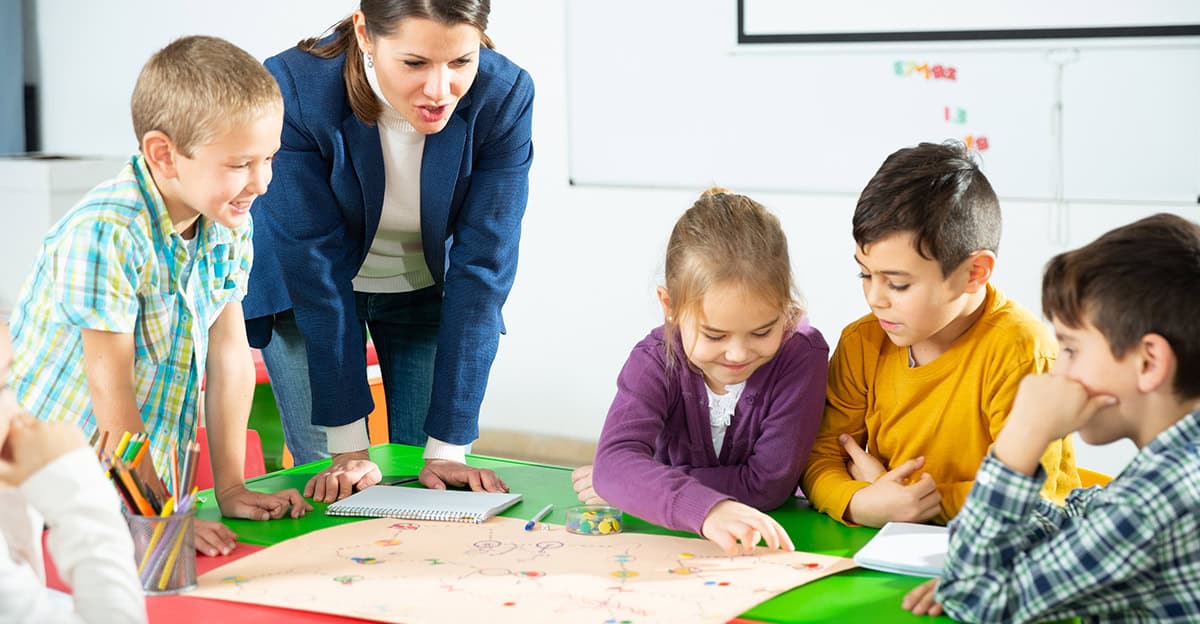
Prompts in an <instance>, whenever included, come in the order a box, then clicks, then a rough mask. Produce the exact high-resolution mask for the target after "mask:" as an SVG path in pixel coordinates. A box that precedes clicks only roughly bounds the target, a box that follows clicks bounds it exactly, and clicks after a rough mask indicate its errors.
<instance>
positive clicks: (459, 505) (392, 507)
mask: <svg viewBox="0 0 1200 624" xmlns="http://www.w3.org/2000/svg"><path fill="white" fill-rule="evenodd" d="M520 501H521V495H520V494H513V493H502V492H467V491H462V490H427V489H425V488H413V487H398V486H390V485H374V486H371V487H369V488H367V489H365V490H363V491H361V492H358V493H355V494H351V495H350V496H347V497H346V498H343V499H342V500H340V501H338V502H336V503H333V504H331V505H330V506H329V507H328V508H327V509H326V510H325V513H326V514H328V515H331V516H369V517H372V518H403V519H405V520H449V521H452V522H475V523H479V522H483V521H484V520H487V519H488V518H491V517H492V516H494V515H496V514H498V513H500V512H502V511H504V510H505V509H508V508H509V507H512V506H513V505H515V504H517V503H518V502H520Z"/></svg>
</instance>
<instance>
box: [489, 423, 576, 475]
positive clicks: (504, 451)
mask: <svg viewBox="0 0 1200 624" xmlns="http://www.w3.org/2000/svg"><path fill="white" fill-rule="evenodd" d="M471 452H472V453H475V454H478V455H492V456H495V457H506V458H510V459H520V460H524V461H534V462H539V463H543V464H554V465H557V466H571V467H575V466H582V465H584V464H590V463H592V458H593V457H595V456H596V443H595V442H593V441H588V440H579V439H576V438H567V437H563V436H553V435H543V434H536V433H525V432H522V431H506V430H500V429H481V430H480V431H479V439H478V440H476V441H475V444H473V445H472V446H471Z"/></svg>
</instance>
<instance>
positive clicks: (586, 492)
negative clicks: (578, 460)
mask: <svg viewBox="0 0 1200 624" xmlns="http://www.w3.org/2000/svg"><path fill="white" fill-rule="evenodd" d="M571 487H574V488H575V495H576V496H578V497H579V502H581V503H583V504H584V505H607V504H608V501H606V500H604V499H603V498H600V495H599V494H597V493H596V490H595V488H593V487H592V467H591V465H588V466H580V467H578V468H576V469H575V470H573V471H571Z"/></svg>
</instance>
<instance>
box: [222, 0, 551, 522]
mask: <svg viewBox="0 0 1200 624" xmlns="http://www.w3.org/2000/svg"><path fill="white" fill-rule="evenodd" d="M488 11H489V4H488V1H487V0H472V1H468V0H426V1H416V0H362V2H361V5H360V9H359V10H358V11H355V12H354V14H353V15H352V16H351V17H349V18H346V19H345V20H343V21H342V22H340V23H338V24H337V25H336V26H335V27H334V30H333V33H332V34H331V35H330V36H328V37H326V38H324V39H320V40H317V39H309V40H306V41H302V42H300V44H299V45H298V46H297V47H295V48H292V49H289V50H287V51H285V52H283V53H281V54H279V55H277V56H274V57H272V58H270V59H267V61H266V67H267V69H268V70H269V71H270V72H271V73H272V74H273V75H274V76H275V78H276V80H278V82H279V86H280V89H281V91H282V92H283V99H284V110H285V118H284V128H283V136H282V147H281V149H280V151H279V153H278V155H277V157H276V159H275V162H274V180H273V181H272V183H271V185H270V187H269V190H268V192H267V193H266V194H265V195H263V196H262V197H260V198H259V199H258V204H257V206H256V207H255V211H254V213H253V214H254V251H255V259H254V268H253V271H252V272H251V274H250V286H249V293H248V295H247V297H246V300H245V302H244V307H245V310H246V317H247V321H246V325H247V330H248V333H249V335H250V342H251V344H252V345H254V346H258V347H262V348H263V354H264V360H265V362H266V364H267V369H268V372H269V373H270V375H271V383H272V387H273V390H274V392H275V396H276V400H277V402H278V404H279V406H280V411H281V414H282V416H283V424H284V435H285V439H286V441H287V444H288V447H289V449H290V450H291V452H292V453H293V455H294V456H295V457H296V460H297V462H298V463H300V462H307V461H312V460H314V459H317V458H319V457H321V456H325V455H326V452H328V453H331V454H332V456H333V463H332V466H331V467H330V468H329V469H327V470H325V471H323V472H322V473H320V474H318V475H317V476H316V477H314V478H313V479H312V480H311V481H309V483H308V485H307V486H306V487H305V495H306V496H313V497H314V498H315V499H317V500H321V501H331V500H336V499H338V498H342V497H345V496H346V495H348V494H350V493H351V492H352V491H353V490H354V489H356V488H362V487H366V486H368V485H371V484H374V483H376V482H378V481H379V480H380V478H381V475H380V473H379V470H378V468H377V467H376V466H375V465H374V464H373V463H371V462H370V460H369V458H368V456H367V452H366V448H367V433H366V431H367V430H366V426H365V421H364V418H365V416H366V415H367V414H368V413H369V412H370V411H371V409H372V407H373V404H372V400H371V395H370V389H369V386H368V383H367V370H366V358H365V349H364V341H365V334H364V330H365V329H369V331H370V336H371V339H372V341H373V342H374V345H375V349H376V352H377V353H378V355H379V359H380V368H381V371H382V374H383V382H384V392H385V395H386V397H387V408H388V417H389V430H390V432H391V438H392V441H393V442H403V443H407V444H416V445H422V444H424V445H425V448H426V450H425V460H426V461H425V467H424V469H423V470H422V471H421V481H422V483H423V484H425V485H426V487H439V488H440V487H445V486H446V485H455V486H463V485H469V486H470V487H472V488H473V489H477V490H493V491H498V490H502V489H504V488H505V486H504V484H503V483H502V482H501V481H500V480H499V479H498V478H497V477H496V475H495V473H493V472H492V471H489V470H479V469H472V468H470V467H468V466H466V465H465V463H463V455H464V452H465V450H466V448H467V446H468V445H469V444H470V443H471V442H472V441H474V440H475V438H476V437H478V419H479V406H480V403H481V402H482V400H483V393H484V390H485V388H486V386H487V379H488V372H489V370H490V368H491V365H492V361H493V359H494V358H495V354H496V347H497V343H498V342H499V336H500V334H501V333H503V332H504V325H503V320H502V318H501V307H502V306H503V304H504V301H505V299H506V298H507V297H508V292H509V289H510V288H511V287H512V283H513V276H514V274H515V272H516V267H517V244H518V241H519V239H520V228H521V217H522V215H523V214H524V211H525V203H526V200H527V198H528V188H529V165H530V162H531V160H532V158H533V148H532V143H531V118H532V105H533V83H532V81H531V79H530V77H529V74H528V73H526V72H525V71H524V70H523V69H521V68H520V67H518V66H516V65H515V64H513V63H512V62H511V61H509V60H508V59H506V58H505V57H503V56H501V55H500V54H498V53H496V52H495V51H493V50H492V49H491V47H492V45H491V41H490V39H488V37H487V35H486V34H484V31H485V29H486V26H487V17H488Z"/></svg>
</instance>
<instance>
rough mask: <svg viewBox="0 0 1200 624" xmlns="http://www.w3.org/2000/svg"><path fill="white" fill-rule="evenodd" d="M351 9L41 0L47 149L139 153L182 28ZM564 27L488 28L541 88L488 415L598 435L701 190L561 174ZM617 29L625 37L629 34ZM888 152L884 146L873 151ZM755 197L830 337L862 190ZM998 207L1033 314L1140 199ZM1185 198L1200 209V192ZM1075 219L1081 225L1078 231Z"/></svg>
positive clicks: (509, 4) (234, 26) (558, 10)
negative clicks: (517, 262)
mask: <svg viewBox="0 0 1200 624" xmlns="http://www.w3.org/2000/svg"><path fill="white" fill-rule="evenodd" d="M101 5H102V8H101ZM337 6H341V7H342V9H341V10H337ZM353 6H355V3H354V2H351V1H342V2H337V3H335V2H329V1H327V0H305V1H303V2H301V1H288V0H271V1H259V2H254V3H246V2H234V1H232V0H210V1H209V2H206V3H203V5H194V7H195V8H189V7H193V5H192V4H190V3H189V4H186V5H185V4H183V3H178V4H175V3H163V2H149V1H142V0H139V1H134V0H122V1H117V0H110V1H108V2H104V3H92V2H85V1H83V0H78V1H76V2H63V1H61V0H41V1H39V2H38V3H37V8H38V26H39V27H38V38H39V45H38V50H39V52H40V55H41V58H40V69H41V84H42V89H43V98H42V118H43V119H44V120H45V125H44V128H43V137H44V139H45V148H46V150H47V151H55V152H64V153H72V154H117V155H119V154H124V153H125V152H127V151H129V150H130V149H132V148H133V147H134V143H133V141H132V130H131V129H130V128H129V121H128V111H127V104H128V97H129V92H130V90H131V89H132V85H133V81H134V78H135V77H136V74H137V71H138V68H139V67H140V65H141V64H142V62H144V60H145V58H146V57H147V56H149V54H150V53H151V52H152V51H153V50H155V49H157V48H158V47H161V45H163V44H165V43H166V42H167V41H168V40H169V39H171V38H173V37H175V36H178V35H182V34H187V33H193V32H194V33H207V34H215V35H219V36H224V37H226V38H228V39H230V40H232V41H233V42H235V43H237V44H239V45H242V46H243V47H245V48H247V49H248V50H250V51H251V52H252V53H254V54H255V55H256V56H259V57H265V56H266V55H268V54H270V53H273V52H275V51H277V50H278V49H282V48H283V47H286V46H288V45H290V44H292V43H294V42H295V40H297V39H299V38H300V37H302V36H306V35H309V34H314V33H316V32H319V31H321V30H323V29H324V28H325V27H326V26H327V25H329V24H330V23H332V22H333V21H334V20H335V19H336V18H337V17H338V16H339V15H340V14H342V13H346V12H349V10H350V9H352V8H353ZM281 7H286V10H285V11H283V15H284V18H275V17H272V14H273V12H274V10H275V9H279V8H281ZM564 23H565V15H564V8H563V4H562V3H561V2H551V1H548V0H505V1H504V2H497V3H495V4H494V10H493V15H492V24H491V28H490V29H489V31H490V34H491V35H492V37H493V38H494V39H495V40H496V42H497V45H498V46H499V48H500V50H501V51H502V52H504V53H505V54H507V55H509V56H510V57H511V58H513V59H514V60H515V61H517V62H518V63H519V64H521V65H522V66H524V67H525V68H526V69H528V70H529V72H530V73H531V74H532V75H533V77H534V80H535V82H536V83H537V89H538V96H537V101H536V104H535V118H534V136H535V142H536V143H535V144H536V147H535V150H536V157H535V159H534V167H533V171H532V173H531V193H530V202H529V206H528V210H527V215H526V218H525V222H524V233H523V236H522V241H521V267H520V270H519V271H518V275H517V280H516V284H515V286H514V288H513V291H512V295H511V297H510V299H509V303H508V305H507V307H506V308H505V319H506V321H507V324H508V332H509V333H508V335H507V336H505V337H504V338H503V339H502V341H501V346H500V352H499V354H498V356H497V359H496V364H495V366H494V368H493V371H492V377H491V384H490V386H489V389H488V393H487V398H486V400H485V401H484V405H483V411H482V416H481V424H482V426H483V427H486V428H507V429H515V430H522V431H531V432H546V433H555V434H560V435H566V436H573V437H579V438H594V437H595V436H597V435H598V434H599V431H600V427H601V424H602V421H603V418H604V414H605V412H606V410H607V407H608V404H609V402H610V401H611V399H612V394H613V390H614V387H615V385H614V384H615V379H616V375H617V372H618V370H619V369H620V367H621V365H622V363H623V362H624V360H625V357H626V355H627V354H628V351H629V348H630V347H631V346H632V345H633V344H634V343H635V342H636V341H637V340H639V339H640V338H641V337H642V336H644V335H645V333H646V332H647V331H648V330H649V329H650V328H651V327H653V326H655V325H656V324H658V323H659V322H661V318H660V317H659V315H658V312H657V306H656V304H655V301H654V298H653V288H654V285H655V284H656V283H657V280H658V279H659V275H660V274H661V270H662V255H663V250H664V246H665V243H666V238H667V236H668V234H669V232H670V228H671V225H672V224H673V222H674V220H675V218H676V217H677V216H678V215H679V214H680V213H681V212H682V211H683V210H684V209H685V208H686V207H687V206H689V205H690V203H691V202H692V201H693V199H694V198H695V196H696V195H697V194H698V193H699V191H700V190H701V189H694V190H686V191H681V190H665V189H664V190H656V189H645V188H582V187H572V186H570V185H569V184H568V183H567V155H568V150H567V141H568V137H567V135H566V129H567V126H568V123H567V114H568V112H567V111H568V107H567V101H566V96H565V94H566V92H567V81H568V80H570V79H571V77H570V76H567V75H566V72H565V67H566V62H565V58H564V54H565V51H566V45H565V41H564V39H563V25H564ZM663 27H664V28H676V27H678V24H664V26H663ZM612 38H613V41H619V39H620V36H619V33H613V35H612ZM649 61H652V62H654V63H662V64H664V65H663V67H665V69H663V70H662V71H670V69H669V66H670V63H674V62H679V60H678V59H650V60H648V62H649ZM613 88H614V89H620V88H621V85H620V84H614V85H613ZM829 97H836V94H832V93H831V94H829ZM655 106H656V104H655V103H654V102H649V103H641V102H639V103H638V104H636V105H631V107H630V108H629V109H622V110H614V111H613V114H612V118H611V119H610V120H609V122H610V123H612V124H614V125H619V124H621V123H622V117H623V116H625V115H630V114H656V112H657V111H656V109H655ZM716 121H717V122H718V123H719V122H720V121H721V120H716ZM848 145H849V144H848ZM823 147H827V146H823ZM897 147H900V146H897ZM630 149H646V147H645V146H637V145H631V146H630ZM847 149H853V148H852V147H848V148H847ZM884 156H886V154H878V158H879V160H880V161H882V159H883V157H884ZM714 182H717V183H720V182H721V181H720V180H714ZM864 183H865V180H864ZM1000 190H1001V192H1003V189H1000ZM756 198H757V199H759V200H760V201H762V202H763V203H764V204H766V205H767V206H768V207H770V208H771V209H773V210H774V211H775V212H776V213H777V214H778V215H779V217H780V219H781V220H782V221H783V223H784V225H785V228H786V229H787V232H788V236H789V239H790V241H791V250H792V257H793V262H794V264H795V267H796V270H797V276H798V280H799V283H800V286H801V288H802V289H803V290H804V292H805V293H806V295H807V297H808V299H809V301H810V308H811V315H812V319H813V323H814V325H816V326H817V327H818V328H820V329H821V330H822V331H823V332H824V333H825V335H826V337H827V339H829V340H830V342H834V341H836V339H837V336H838V334H839V332H840V329H841V327H842V326H843V325H844V324H845V323H847V322H849V321H850V320H852V319H854V318H856V317H858V316H860V315H861V314H863V313H864V312H865V310H866V308H865V305H864V304H863V302H862V295H861V292H860V290H859V285H858V281H857V280H856V278H855V274H856V272H857V267H856V265H855V264H854V263H853V261H852V260H851V254H852V251H853V244H852V241H851V238H850V214H851V213H852V211H853V206H854V201H855V197H854V196H853V195H796V194H758V195H756ZM0 200H2V198H0ZM0 205H4V203H3V201H0ZM1004 207H1005V218H1006V220H1007V221H1006V222H1007V225H1006V229H1005V237H1004V241H1003V247H1002V249H1001V262H1000V268H999V270H998V272H997V276H996V281H997V283H998V284H999V285H1000V286H1001V287H1002V288H1004V289H1005V290H1006V291H1008V292H1009V294H1010V295H1012V296H1013V297H1014V298H1016V299H1018V300H1020V301H1023V302H1025V303H1026V304H1027V307H1029V308H1031V309H1034V310H1036V309H1038V295H1037V293H1038V288H1039V284H1040V277H1039V275H1040V268H1041V264H1042V263H1043V262H1044V261H1045V260H1046V259H1047V258H1048V257H1049V255H1050V254H1052V253H1055V252H1057V251H1060V250H1062V249H1065V248H1066V246H1068V245H1071V246H1074V245H1078V244H1080V243H1083V242H1086V241H1087V240H1090V237H1093V236H1095V234H1097V233H1099V231H1103V229H1107V227H1108V224H1109V223H1112V224H1115V223H1117V222H1121V221H1122V220H1125V218H1126V216H1127V215H1128V216H1129V217H1130V218H1132V216H1133V215H1134V214H1135V213H1136V212H1137V210H1138V207H1134V206H1114V205H1103V206H1070V207H1069V210H1066V211H1059V210H1057V209H1052V208H1053V207H1051V206H1049V205H1046V204H1041V203H1032V202H1023V203H1022V202H1012V201H1005V203H1004ZM1175 208H1176V209H1178V210H1180V211H1182V212H1184V213H1185V214H1188V215H1189V216H1191V217H1192V218H1200V214H1197V212H1196V211H1195V208H1194V207H1193V206H1176V207H1175ZM1060 213H1061V214H1067V215H1069V217H1070V224H1071V226H1072V227H1071V228H1070V229H1069V230H1068V231H1067V232H1066V233H1065V234H1063V235H1061V236H1060V235H1057V234H1054V232H1056V230H1048V226H1049V225H1050V224H1051V223H1052V220H1054V221H1053V222H1054V223H1058V222H1059V221H1060V219H1059V217H1058V216H1056V215H1059V214H1060ZM1101 213H1102V214H1101ZM8 218H9V217H6V221H7V219H8ZM1072 232H1080V233H1081V234H1076V236H1077V237H1078V238H1076V239H1071V238H1070V235H1071V234H1072ZM1083 235H1086V236H1087V237H1088V238H1082V236H1083ZM1131 456H1132V446H1129V445H1114V446H1112V447H1105V448H1102V449H1091V448H1087V449H1082V450H1081V457H1082V463H1083V465H1085V466H1088V467H1092V468H1095V469H1099V470H1102V471H1105V472H1110V473H1115V472H1117V471H1119V470H1120V468H1121V467H1123V466H1124V464H1125V463H1127V461H1128V459H1129V458H1130V457H1131Z"/></svg>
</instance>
